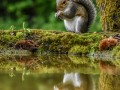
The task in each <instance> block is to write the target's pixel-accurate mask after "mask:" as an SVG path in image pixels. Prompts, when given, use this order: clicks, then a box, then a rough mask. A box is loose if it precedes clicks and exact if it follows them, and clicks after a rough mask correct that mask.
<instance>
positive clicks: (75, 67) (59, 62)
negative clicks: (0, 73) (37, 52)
mask: <svg viewBox="0 0 120 90" xmlns="http://www.w3.org/2000/svg"><path fill="white" fill-rule="evenodd" d="M69 57H70V56H69ZM69 57H68V56H67V55H41V56H5V57H1V59H0V60H1V61H0V70H6V71H9V70H10V68H14V67H15V68H16V70H17V71H21V72H22V71H23V69H24V68H25V69H26V70H28V71H32V72H40V73H64V72H65V71H66V72H81V73H90V74H93V73H98V72H99V69H98V68H96V67H97V64H96V67H94V66H93V64H92V63H91V61H90V59H89V58H86V57H82V58H81V57H75V56H74V57H71V58H69ZM76 59H77V60H78V63H76V62H77V61H75V62H74V60H76ZM11 60H12V61H11ZM93 63H94V62H93Z"/></svg>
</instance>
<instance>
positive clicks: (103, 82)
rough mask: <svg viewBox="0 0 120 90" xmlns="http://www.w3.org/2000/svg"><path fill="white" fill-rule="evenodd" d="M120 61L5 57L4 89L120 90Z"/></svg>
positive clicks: (0, 68)
mask: <svg viewBox="0 0 120 90" xmlns="http://www.w3.org/2000/svg"><path fill="white" fill-rule="evenodd" d="M119 75H120V69H119V60H114V61H104V60H98V59H94V58H88V57H78V56H67V55H42V56H1V57H0V90H120V76H119Z"/></svg>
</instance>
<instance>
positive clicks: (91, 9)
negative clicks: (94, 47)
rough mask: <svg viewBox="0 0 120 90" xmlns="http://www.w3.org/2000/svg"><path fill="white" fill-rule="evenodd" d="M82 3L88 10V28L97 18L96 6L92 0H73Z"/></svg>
mask: <svg viewBox="0 0 120 90" xmlns="http://www.w3.org/2000/svg"><path fill="white" fill-rule="evenodd" d="M73 1H74V2H77V3H79V4H81V5H83V6H84V7H85V8H86V10H87V12H88V28H89V27H90V25H91V24H92V23H93V22H94V20H95V18H96V8H95V6H94V4H93V2H92V1H91V0H73Z"/></svg>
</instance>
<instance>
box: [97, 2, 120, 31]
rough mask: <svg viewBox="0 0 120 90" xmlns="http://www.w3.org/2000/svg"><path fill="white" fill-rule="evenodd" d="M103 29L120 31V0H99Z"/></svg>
mask: <svg viewBox="0 0 120 90" xmlns="http://www.w3.org/2000/svg"><path fill="white" fill-rule="evenodd" d="M97 4H98V6H99V9H100V14H101V24H102V30H103V31H112V32H116V31H120V0H97Z"/></svg>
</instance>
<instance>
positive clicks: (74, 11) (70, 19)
mask: <svg viewBox="0 0 120 90" xmlns="http://www.w3.org/2000/svg"><path fill="white" fill-rule="evenodd" d="M56 4H57V5H56V6H57V12H56V13H55V16H56V17H58V18H60V19H62V20H64V25H65V27H66V29H67V30H68V31H72V32H75V33H85V32H88V30H89V27H90V25H91V24H92V23H93V21H94V19H95V17H96V9H95V6H94V4H93V3H92V1H91V0H56Z"/></svg>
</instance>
